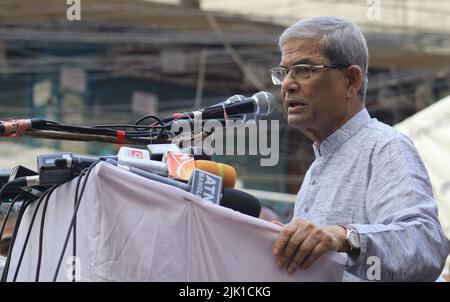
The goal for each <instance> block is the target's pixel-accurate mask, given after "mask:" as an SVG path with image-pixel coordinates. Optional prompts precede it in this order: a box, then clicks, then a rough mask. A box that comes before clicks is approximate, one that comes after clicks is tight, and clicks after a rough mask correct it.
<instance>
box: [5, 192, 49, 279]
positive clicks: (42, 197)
mask: <svg viewBox="0 0 450 302" xmlns="http://www.w3.org/2000/svg"><path fill="white" fill-rule="evenodd" d="M56 188H57V186H53V187H52V188H50V189H48V190H47V191H45V192H44V194H42V196H41V197H39V199H38V204H37V205H36V209H35V210H34V213H33V216H32V218H31V221H30V225H29V227H28V230H27V233H26V237H25V241H24V243H23V246H22V251H21V252H20V256H19V261H18V263H17V267H16V271H15V273H14V277H13V280H12V281H13V282H16V280H17V276H18V274H19V270H20V266H21V265H22V260H23V256H24V255H25V251H26V248H27V245H28V241H29V239H30V236H31V231H32V230H33V226H34V221H35V220H36V216H37V213H38V212H39V207H40V206H41V203H42V201H44V197H46V196H49V195H51V194H52V193H53V191H54V190H55V189H56ZM10 257H11V255H10Z"/></svg>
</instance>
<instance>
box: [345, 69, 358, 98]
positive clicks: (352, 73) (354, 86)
mask: <svg viewBox="0 0 450 302" xmlns="http://www.w3.org/2000/svg"><path fill="white" fill-rule="evenodd" d="M345 74H346V76H347V79H348V87H347V98H353V97H355V96H357V95H358V94H359V90H360V89H361V86H362V69H361V67H359V66H358V65H350V66H349V67H347V70H346V72H345Z"/></svg>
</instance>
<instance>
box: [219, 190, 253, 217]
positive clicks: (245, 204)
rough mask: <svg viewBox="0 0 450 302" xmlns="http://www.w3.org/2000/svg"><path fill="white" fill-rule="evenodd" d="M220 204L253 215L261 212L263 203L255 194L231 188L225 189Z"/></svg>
mask: <svg viewBox="0 0 450 302" xmlns="http://www.w3.org/2000/svg"><path fill="white" fill-rule="evenodd" d="M220 205H221V206H223V207H226V208H229V209H232V210H235V211H238V212H241V213H242V214H246V215H249V216H253V217H259V214H260V213H261V203H260V202H259V200H258V199H257V198H256V197H255V196H253V195H250V194H248V193H246V192H243V191H239V190H235V189H230V188H227V189H224V190H223V194H222V199H221V200H220Z"/></svg>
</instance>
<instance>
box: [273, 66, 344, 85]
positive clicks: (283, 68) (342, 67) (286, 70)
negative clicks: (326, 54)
mask: <svg viewBox="0 0 450 302" xmlns="http://www.w3.org/2000/svg"><path fill="white" fill-rule="evenodd" d="M299 66H302V67H310V68H311V70H310V76H309V77H308V78H304V79H303V80H309V79H310V78H312V75H313V71H314V69H323V68H330V69H344V68H347V67H349V66H351V64H348V65H343V64H323V65H311V64H296V65H293V66H291V67H289V68H286V67H281V66H279V67H274V68H271V69H270V75H271V78H272V83H273V84H274V85H277V86H279V85H281V84H282V83H283V81H284V79H286V77H287V75H288V74H289V72H290V71H291V69H292V68H295V67H299ZM274 70H283V71H285V72H286V74H285V76H284V78H283V81H280V82H279V83H275V81H274V76H273V71H274ZM294 79H295V80H297V78H296V76H295V75H294Z"/></svg>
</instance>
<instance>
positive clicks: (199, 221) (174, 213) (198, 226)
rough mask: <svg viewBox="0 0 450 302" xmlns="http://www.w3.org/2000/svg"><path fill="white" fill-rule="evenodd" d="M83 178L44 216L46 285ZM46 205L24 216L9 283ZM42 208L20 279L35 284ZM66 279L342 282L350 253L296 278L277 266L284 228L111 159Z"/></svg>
mask: <svg viewBox="0 0 450 302" xmlns="http://www.w3.org/2000/svg"><path fill="white" fill-rule="evenodd" d="M76 183H77V179H74V180H72V181H70V182H68V183H65V184H63V185H61V186H60V187H58V188H57V189H56V190H55V191H54V192H53V194H52V195H51V197H50V199H49V202H48V206H47V210H46V215H45V221H44V226H43V227H44V231H43V238H42V246H41V248H42V258H41V266H40V271H39V281H52V280H53V277H54V274H55V270H56V267H57V263H58V260H59V258H60V255H61V253H62V248H63V244H64V240H65V238H66V236H67V233H68V231H69V225H70V221H71V219H72V215H73V213H74V196H75V190H76ZM36 206H37V203H36V202H34V203H33V204H32V205H30V206H29V208H28V209H27V211H26V212H25V215H24V217H23V220H22V223H21V225H20V228H19V232H18V236H17V239H16V243H15V245H14V249H13V251H12V256H11V257H12V258H11V264H10V268H9V273H8V281H11V280H12V278H13V276H14V273H15V271H16V269H17V264H18V259H19V256H20V253H21V251H22V246H23V243H24V240H25V237H26V233H27V231H28V228H29V226H30V221H31V218H32V215H33V213H34V211H35V209H36ZM42 208H43V204H41V206H40V208H39V210H38V214H37V216H36V220H35V222H34V225H33V228H32V231H31V235H30V238H29V241H28V244H27V247H26V250H25V254H24V257H23V260H22V264H21V266H20V269H19V272H18V277H17V281H35V277H36V268H37V265H38V251H39V247H40V242H39V237H40V236H39V234H40V229H41V220H42ZM76 227H77V229H76V255H75V256H76V258H73V237H72V236H73V234H72V235H71V237H70V240H69V243H68V246H67V248H66V251H65V254H64V258H63V262H62V265H61V267H60V269H59V273H58V276H57V279H56V280H57V281H62V282H69V281H71V280H72V267H73V266H72V261H73V260H74V259H76V260H75V268H76V269H75V272H76V273H75V276H76V278H77V281H126V282H128V281H137V282H142V281H168V282H172V281H179V282H186V281H187V282H190V281H223V282H245V281H255V282H259V281H266V282H272V281H274V282H279V281H341V280H342V275H343V271H344V264H345V261H346V257H345V256H343V255H342V254H339V253H335V252H329V253H327V254H325V255H323V256H322V257H321V258H320V259H319V260H318V261H317V262H316V263H315V264H313V265H312V266H311V267H310V268H309V269H308V270H300V269H298V270H296V272H295V273H293V274H288V273H287V272H286V270H285V269H280V268H278V267H277V266H276V265H275V258H274V256H273V255H272V246H273V244H274V242H275V240H276V238H277V237H278V234H279V231H280V227H279V226H278V225H275V224H273V223H270V222H267V221H263V220H260V219H258V218H254V217H250V216H247V215H244V214H241V213H239V212H236V211H233V210H231V209H228V208H225V207H222V206H219V205H215V204H211V203H208V202H205V201H202V200H201V199H199V198H197V197H196V196H194V195H192V194H190V193H189V192H185V191H183V190H181V189H178V188H174V187H171V186H169V185H165V184H161V183H158V182H155V181H151V180H148V179H145V178H142V177H140V176H138V175H135V174H132V173H130V172H128V171H125V170H122V169H120V168H117V167H115V166H112V165H109V164H107V163H100V164H98V165H97V166H96V167H94V169H93V170H92V172H91V174H90V176H89V179H88V181H87V186H86V189H85V192H84V195H83V198H82V201H81V204H80V207H79V210H78V213H77V223H76Z"/></svg>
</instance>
